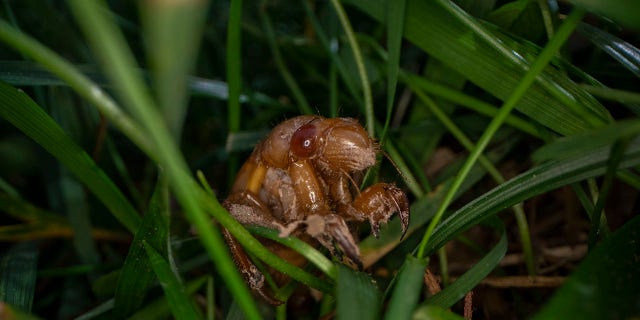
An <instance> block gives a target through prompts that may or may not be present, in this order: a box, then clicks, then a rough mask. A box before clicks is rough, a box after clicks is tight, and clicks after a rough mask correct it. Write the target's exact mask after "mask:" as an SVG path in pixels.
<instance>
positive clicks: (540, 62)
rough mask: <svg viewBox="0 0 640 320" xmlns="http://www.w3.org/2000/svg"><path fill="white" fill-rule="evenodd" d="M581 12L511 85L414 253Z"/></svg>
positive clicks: (570, 18)
mask: <svg viewBox="0 0 640 320" xmlns="http://www.w3.org/2000/svg"><path fill="white" fill-rule="evenodd" d="M583 15H584V12H583V11H581V10H574V11H573V12H571V14H570V15H569V16H568V17H567V19H566V20H565V21H564V22H563V24H562V25H561V26H560V28H558V31H557V32H556V34H555V36H554V38H552V39H551V40H550V41H549V43H548V44H547V45H546V46H545V48H544V49H543V50H542V52H541V53H540V56H539V57H538V58H537V59H536V60H535V62H534V63H533V65H531V69H530V70H529V72H527V73H526V75H525V76H524V78H523V79H522V81H520V83H519V84H518V86H517V87H516V88H515V89H514V91H513V93H512V94H511V95H510V96H509V98H508V99H507V100H506V101H505V102H504V104H503V105H502V107H501V108H500V111H499V112H498V114H497V115H496V117H495V118H494V119H493V120H492V121H491V123H489V126H488V127H487V129H486V130H485V132H484V133H483V134H482V136H481V137H480V139H479V140H478V142H477V144H476V147H475V148H474V150H473V152H471V154H470V155H469V158H468V159H467V161H466V162H465V165H464V166H463V167H462V170H461V171H460V173H458V175H457V176H456V179H455V180H454V182H453V183H452V185H451V189H449V191H448V192H447V195H446V196H445V198H444V199H443V201H442V204H441V207H440V210H438V212H436V214H435V216H434V217H433V220H431V223H430V224H429V226H428V227H427V230H426V231H425V233H424V237H423V239H422V241H421V242H420V246H419V247H418V252H417V255H418V257H424V253H425V248H426V244H427V243H428V242H429V238H430V237H431V235H432V233H433V231H434V229H435V227H436V225H437V224H438V223H440V219H441V218H442V215H443V214H444V212H445V210H446V209H447V207H448V206H449V204H450V203H451V201H452V199H453V195H454V194H455V193H456V192H457V189H458V188H459V186H460V185H461V184H462V182H463V180H464V179H465V178H466V175H467V174H468V173H469V171H470V170H471V166H472V165H473V163H475V161H476V160H477V159H478V157H479V156H480V154H481V153H482V151H483V150H484V148H485V147H486V146H487V145H488V144H489V141H490V140H491V138H492V137H493V135H494V134H495V132H496V131H497V130H498V128H499V127H500V125H502V123H503V122H504V119H505V118H506V117H507V115H509V113H510V112H511V110H513V108H514V107H515V105H516V103H517V102H518V101H519V100H520V99H521V98H522V96H523V95H524V93H525V92H526V90H527V89H528V88H529V87H530V86H531V84H533V82H534V81H535V79H536V76H537V75H538V74H539V73H540V72H542V70H543V69H544V67H545V66H546V65H547V63H549V61H550V60H551V58H552V57H553V55H554V54H555V53H556V52H557V51H558V49H559V48H560V47H561V46H562V45H563V44H564V42H565V41H566V39H567V38H568V37H569V35H570V34H571V33H572V31H573V29H574V28H575V27H576V26H577V24H578V23H579V22H580V20H581V19H582V16H583Z"/></svg>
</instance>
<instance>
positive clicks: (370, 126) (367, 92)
mask: <svg viewBox="0 0 640 320" xmlns="http://www.w3.org/2000/svg"><path fill="white" fill-rule="evenodd" d="M331 4H332V5H333V8H334V9H335V10H336V13H337V14H338V18H339V19H340V23H341V24H342V28H343V29H344V33H345V34H346V35H347V40H348V41H349V45H350V46H351V50H352V51H353V58H354V59H355V61H356V66H357V67H358V75H359V76H360V82H361V83H362V95H363V98H364V115H365V119H366V125H367V132H369V135H370V136H372V137H373V136H375V120H374V116H373V98H372V96H371V87H370V85H369V77H368V76H367V70H366V69H365V67H364V59H363V58H362V53H361V52H360V46H359V45H358V42H357V41H356V36H355V33H354V32H353V28H352V27H351V22H349V18H348V17H347V14H346V13H345V12H344V8H343V7H342V4H341V3H340V0H331Z"/></svg>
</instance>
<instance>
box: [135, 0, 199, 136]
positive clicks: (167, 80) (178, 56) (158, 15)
mask: <svg viewBox="0 0 640 320" xmlns="http://www.w3.org/2000/svg"><path fill="white" fill-rule="evenodd" d="M207 7H208V2H207V1H142V2H140V8H141V13H142V14H141V17H142V24H143V27H144V30H143V31H144V34H145V40H146V41H145V44H146V45H147V48H146V51H145V52H146V53H147V60H148V61H149V63H150V67H151V70H153V72H152V74H151V76H152V81H153V85H154V88H155V95H156V97H157V101H158V105H159V107H160V109H161V110H162V115H163V116H164V119H165V121H166V123H167V126H168V127H169V130H170V131H171V133H172V134H173V135H174V136H175V137H180V136H181V132H182V125H183V122H184V118H185V114H186V109H187V101H188V98H189V96H188V95H187V94H186V93H187V75H188V74H190V73H192V72H193V69H194V65H195V60H196V58H197V53H198V49H199V47H200V46H199V43H200V39H201V35H202V30H203V28H204V21H205V16H206V12H207Z"/></svg>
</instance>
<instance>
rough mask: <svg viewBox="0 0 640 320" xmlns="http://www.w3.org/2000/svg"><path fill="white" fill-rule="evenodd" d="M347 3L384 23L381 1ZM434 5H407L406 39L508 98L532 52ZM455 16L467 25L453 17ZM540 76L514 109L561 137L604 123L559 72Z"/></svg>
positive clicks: (411, 1) (592, 103) (602, 114)
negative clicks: (525, 51) (551, 92)
mask: <svg viewBox="0 0 640 320" xmlns="http://www.w3.org/2000/svg"><path fill="white" fill-rule="evenodd" d="M347 2H348V3H351V4H353V5H355V6H356V7H357V8H358V9H360V10H362V11H363V12H365V13H366V14H368V15H370V16H371V17H373V18H374V19H376V20H378V21H381V22H382V21H384V16H385V1H383V0H372V1H363V0H349V1H347ZM437 2H438V1H418V0H408V1H407V10H406V12H407V15H406V18H405V19H406V26H405V29H404V30H405V31H404V36H405V38H406V39H408V40H409V41H411V42H413V43H414V44H416V45H417V46H418V47H420V48H421V49H422V50H424V51H425V52H426V53H428V54H429V55H431V56H433V57H434V58H436V59H438V60H440V61H442V62H443V63H444V64H446V65H447V66H449V67H450V68H452V69H453V70H456V71H457V72H459V73H460V74H463V75H464V76H465V77H466V78H467V79H469V80H470V81H471V82H473V83H475V84H476V85H478V86H479V87H481V88H483V89H484V90H486V91H488V92H490V93H491V94H493V95H494V96H496V97H498V98H500V99H503V100H504V99H507V97H508V96H509V95H510V94H511V92H512V90H513V88H515V87H516V85H517V84H518V82H519V81H520V79H521V78H522V77H523V76H524V74H525V73H526V72H527V69H526V68H527V66H528V65H529V62H528V61H530V60H527V59H530V57H531V55H530V53H529V52H527V53H526V54H525V53H524V52H523V50H524V49H523V48H522V47H519V46H518V47H515V46H516V45H515V44H514V43H513V42H512V41H511V42H508V41H505V40H506V39H502V38H498V36H496V35H493V34H490V33H488V32H486V31H484V27H483V26H481V25H480V24H479V23H478V22H473V18H471V17H468V16H466V15H464V13H460V12H459V11H460V9H459V8H455V7H453V6H455V5H454V4H453V3H450V2H447V3H448V4H446V6H451V8H449V9H450V10H445V7H443V6H445V5H440V4H439V3H437ZM453 11H456V12H458V13H459V16H465V17H466V20H465V21H463V20H461V19H460V18H459V16H458V17H456V16H454V15H452V13H451V12H453ZM470 21H471V22H470ZM469 23H471V26H470V25H469ZM477 30H483V31H484V33H482V34H480V33H478V32H477ZM497 44H501V46H498V47H497V46H496V45H497ZM505 45H509V46H514V47H505ZM523 59H524V60H523ZM540 77H541V78H538V80H537V81H536V82H535V83H534V84H533V86H532V87H531V88H530V89H529V90H528V91H527V92H526V94H524V95H523V97H522V100H521V101H520V102H519V103H518V104H517V106H516V109H518V110H519V111H521V112H522V113H524V114H526V115H528V116H530V117H531V118H532V119H534V120H535V121H538V122H539V123H541V124H543V125H545V126H547V127H549V128H551V129H552V130H554V131H556V132H558V133H560V134H563V135H568V134H572V133H576V132H580V131H585V130H588V129H590V128H593V127H594V126H596V125H602V124H604V123H605V122H606V121H608V119H607V116H606V115H607V114H608V112H607V111H606V110H605V109H604V108H603V107H602V105H600V104H599V103H598V102H597V101H596V100H595V99H593V97H591V96H590V95H589V94H588V93H586V92H585V91H584V90H582V89H580V88H579V87H578V86H577V85H576V84H575V83H573V82H572V81H571V80H570V79H569V78H567V77H566V76H562V75H561V74H560V73H559V72H558V71H557V70H553V69H550V68H547V69H545V71H544V72H543V74H542V75H541V76H540ZM550 88H555V90H554V89H551V90H552V91H553V92H555V93H554V94H552V95H550V94H549V93H550V92H549V89H550ZM557 90H559V91H560V92H558V91H557Z"/></svg>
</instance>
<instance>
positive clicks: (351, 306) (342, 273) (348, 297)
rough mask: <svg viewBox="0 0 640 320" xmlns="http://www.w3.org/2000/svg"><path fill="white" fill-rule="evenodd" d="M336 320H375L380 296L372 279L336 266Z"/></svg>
mask: <svg viewBox="0 0 640 320" xmlns="http://www.w3.org/2000/svg"><path fill="white" fill-rule="evenodd" d="M337 266H338V281H337V286H336V319H377V318H378V314H379V313H380V302H381V295H380V291H379V290H378V288H377V286H376V285H375V284H374V281H373V279H371V277H370V276H369V275H367V274H366V273H363V272H358V271H355V270H353V269H351V268H349V267H347V266H345V265H342V264H337Z"/></svg>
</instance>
